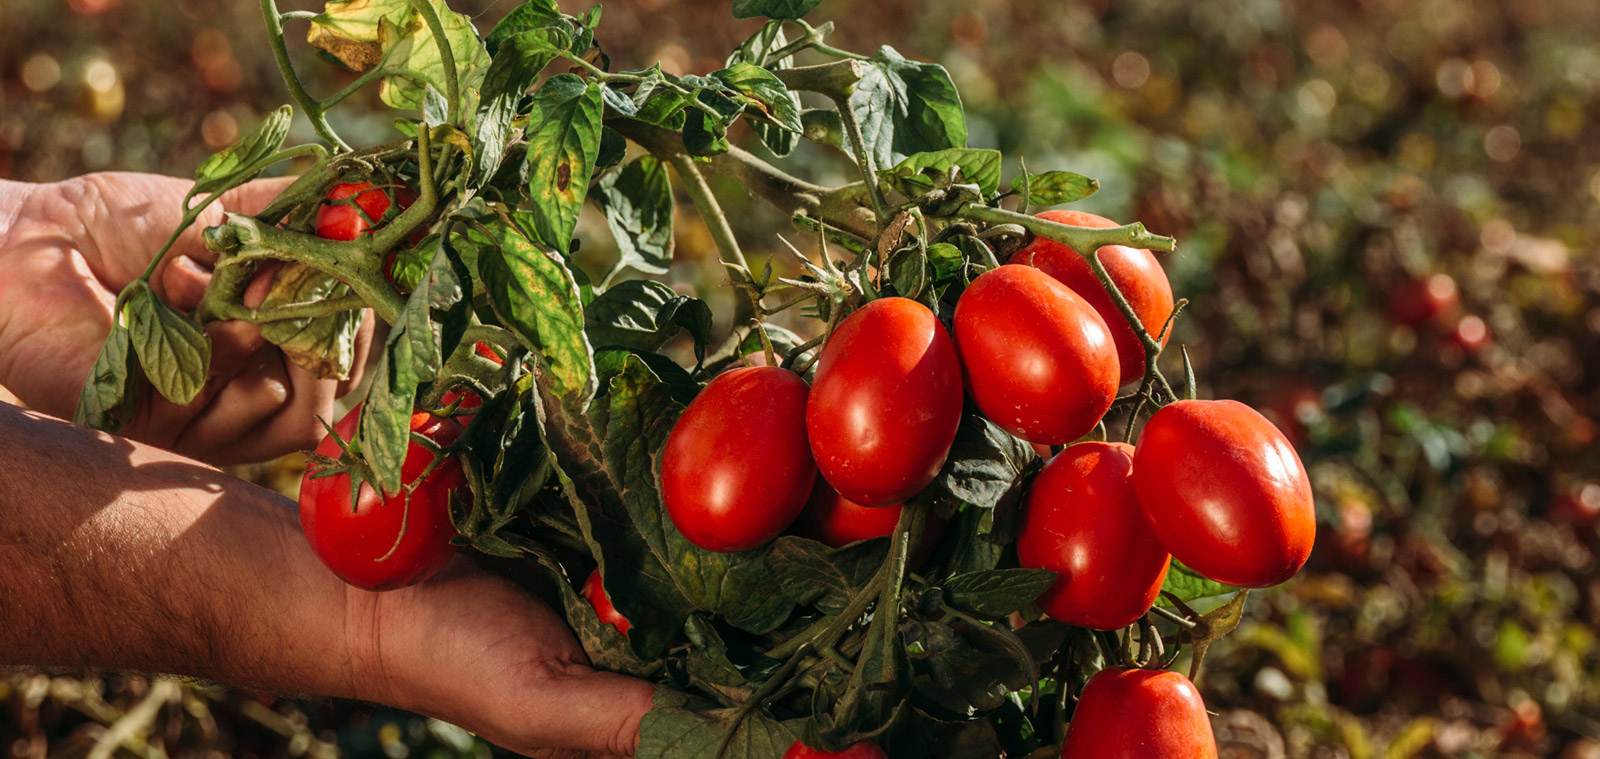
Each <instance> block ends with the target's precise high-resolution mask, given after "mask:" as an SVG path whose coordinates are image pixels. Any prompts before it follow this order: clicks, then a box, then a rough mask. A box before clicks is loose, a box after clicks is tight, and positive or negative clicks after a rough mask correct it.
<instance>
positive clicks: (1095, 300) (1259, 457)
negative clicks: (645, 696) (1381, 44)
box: [661, 211, 1315, 630]
mask: <svg viewBox="0 0 1600 759" xmlns="http://www.w3.org/2000/svg"><path fill="white" fill-rule="evenodd" d="M1041 216H1042V217H1043V218H1046V219H1048V220H1051V221H1057V222H1060V223H1065V224H1071V225H1075V226H1088V227H1109V226H1114V224H1113V222H1111V221H1109V220H1106V219H1103V218H1101V217H1097V216H1092V215H1089V214H1082V213H1077V212H1059V211H1047V212H1045V213H1043V214H1041ZM1099 258H1100V261H1101V263H1102V264H1104V268H1105V270H1106V272H1107V274H1108V275H1109V277H1110V278H1111V279H1112V281H1113V282H1114V283H1116V285H1117V287H1118V289H1119V290H1120V291H1121V292H1122V293H1123V294H1124V296H1125V299H1126V300H1127V302H1128V304H1129V305H1130V306H1131V307H1132V309H1133V311H1134V313H1135V315H1137V316H1138V317H1139V320H1140V322H1141V324H1142V326H1143V327H1144V329H1145V331H1146V332H1148V333H1150V334H1152V335H1156V334H1160V335H1161V336H1162V339H1163V340H1164V339H1165V329H1164V327H1165V326H1166V322H1167V320H1168V319H1169V317H1170V315H1171V313H1172V310H1173V303H1174V301H1173V298H1172V289H1171V285H1170V284H1168V282H1167V279H1166V276H1165V274H1163V273H1162V271H1161V268H1160V265H1159V264H1157V263H1156V262H1155V260H1154V258H1153V257H1152V256H1151V255H1150V253H1149V251H1142V250H1133V249H1128V248H1123V247H1120V246H1108V247H1106V248H1103V249H1101V251H1099ZM1012 260H1013V261H1014V262H1015V263H1011V264H1008V265H1005V266H1000V267H997V268H995V269H992V270H990V271H987V272H985V273H983V274H981V275H980V276H978V277H977V278H975V279H974V280H973V281H972V282H971V283H970V284H969V285H967V287H966V288H965V291H964V292H962V293H961V296H960V298H959V299H958V300H957V302H956V307H955V311H954V314H953V317H952V331H953V335H954V337H953V339H952V337H951V335H950V334H948V333H946V331H945V328H944V325H943V324H942V323H941V322H940V321H939V319H938V318H936V317H935V316H934V314H933V312H932V311H930V310H929V309H928V308H927V307H926V306H923V305H922V304H920V303H917V302H916V301H913V300H909V299H906V298H896V297H888V298H882V299H879V300H875V301H872V302H870V303H868V304H867V305H865V306H863V307H861V308H859V309H857V310H856V311H855V312H854V313H852V314H850V315H849V316H848V317H847V318H845V319H844V320H843V321H841V322H840V323H839V324H838V325H837V326H836V327H835V328H834V330H833V332H832V334H831V335H829V339H828V341H827V343H826V345H825V346H824V347H823V349H822V353H821V355H820V356H819V358H818V362H817V371H816V378H815V381H814V382H813V384H812V385H811V387H810V389H809V392H807V390H806V387H805V381H804V380H803V379H801V378H800V376H799V375H797V374H795V373H793V372H790V371H788V370H785V369H781V368H775V367H763V368H755V369H751V368H744V369H736V370H733V371H730V372H728V373H726V374H723V375H721V376H719V377H717V378H715V379H713V380H712V381H711V383H710V384H708V385H707V386H706V388H705V390H704V391H703V392H702V393H701V394H700V396H699V397H697V398H696V399H695V400H694V401H693V402H692V403H691V404H690V405H689V407H688V408H687V409H686V410H685V411H684V413H683V416H682V417H681V418H680V419H679V421H678V423H677V425H676V427H674V429H673V431H672V433H671V435H670V436H669V438H668V440H667V445H666V449H665V451H664V452H663V455H662V468H661V488H662V499H663V502H664V503H665V506H666V510H667V513H668V514H669V515H670V516H671V517H672V521H673V523H674V524H675V525H676V526H677V528H678V530H679V531H680V532H681V533H683V535H684V536H685V537H686V538H687V539H688V540H689V541H690V542H692V543H694V544H695V545H698V546H700V547H702V548H707V549H710V550H715V551H744V550H750V549H753V548H756V547H758V546H761V545H763V544H765V543H767V542H768V541H770V540H772V539H773V538H775V537H776V536H777V535H778V534H779V533H781V532H783V531H784V530H785V529H787V528H788V527H789V526H790V524H791V523H792V522H795V520H796V518H797V517H799V518H800V521H799V525H798V528H799V531H800V532H801V533H802V534H805V535H808V536H810V537H814V538H816V539H818V540H821V541H823V542H825V543H827V544H829V545H832V546H839V545H844V544H846V543H849V542H852V541H855V540H861V539H864V538H869V537H876V536H879V535H886V534H889V533H890V532H892V531H893V529H894V526H895V523H896V521H897V519H898V511H899V509H898V506H899V505H900V504H902V503H904V502H905V501H906V500H907V499H909V498H911V497H912V496H914V495H916V494H917V493H918V492H920V491H921V490H922V489H923V488H925V487H926V486H927V485H928V484H929V483H930V482H931V481H932V480H933V478H934V477H935V476H936V475H937V473H938V472H939V469H940V467H941V466H943V464H944V461H945V458H946V457H947V456H948V454H949V451H950V446H951V443H952V442H953V440H954V439H955V434H956V428H957V426H958V425H959V422H960V417H961V413H962V407H963V397H964V396H965V397H970V398H971V401H972V403H973V405H974V406H976V407H977V409H978V410H979V411H980V412H981V413H982V414H983V415H984V416H985V417H987V418H988V419H989V420H991V421H993V422H994V423H995V424H996V425H999V426H1000V427H1001V428H1003V429H1005V430H1007V431H1008V432H1010V433H1012V434H1013V435H1016V436H1017V437H1019V438H1021V439H1023V440H1026V441H1028V442H1030V443H1033V444H1036V446H1049V445H1062V444H1068V443H1073V444H1072V445H1070V446H1069V447H1067V448H1066V449H1065V450H1063V451H1062V452H1061V453H1060V454H1059V455H1056V456H1055V457H1054V458H1052V459H1050V461H1049V462H1048V463H1046V464H1045V466H1044V467H1043V469H1042V471H1041V472H1040V473H1039V475H1038V477H1037V479H1036V480H1035V481H1034V482H1033V483H1032V485H1031V487H1030V489H1029V491H1028V493H1027V495H1026V501H1025V511H1024V516H1023V525H1022V529H1021V531H1020V533H1019V537H1018V541H1017V553H1018V560H1019V563H1020V564H1021V565H1022V566H1024V567H1030V568H1041V569H1049V570H1052V571H1055V572H1056V573H1057V579H1056V582H1055V584H1054V585H1053V586H1052V587H1051V588H1050V589H1049V590H1048V591H1047V592H1045V594H1044V595H1042V596H1041V597H1040V598H1039V601H1038V603H1039V606H1040V608H1041V609H1042V610H1043V611H1045V612H1046V613H1048V614H1049V615H1050V616H1052V617H1054V618H1055V619H1058V620H1060V621H1063V622H1067V623H1069V624H1074V625H1080V626H1084V627H1091V628H1095V629H1101V630H1115V629H1119V628H1122V627H1125V626H1127V625H1129V624H1131V623H1133V622H1134V621H1135V620H1137V619H1138V618H1139V617H1141V616H1143V615H1144V613H1145V612H1146V611H1148V610H1149V608H1150V606H1151V604H1152V603H1154V601H1155V599H1156V597H1157V596H1158V594H1159V592H1160V590H1161V586H1162V583H1163V581H1164V579H1165V576H1166V573H1167V569H1168V565H1169V564H1170V562H1171V559H1172V558H1174V557H1176V558H1177V559H1178V560H1179V561H1182V562H1183V563H1184V564H1186V565H1188V566H1189V567H1190V568H1192V569H1193V570H1194V571H1196V572H1199V573H1200V574H1203V575H1205V576H1206V577H1210V578H1212V579H1215V580H1217V581H1220V582H1224V583H1228V584H1232V585H1238V586H1242V587H1250V588H1259V587H1266V586H1270V585H1275V584H1278V583H1280V582H1283V581H1284V580H1286V579H1288V578H1289V577H1291V576H1292V575H1294V573H1295V572H1296V571H1298V570H1299V568H1300V567H1301V565H1303V564H1304V563H1305V561H1306V559H1307V558H1308V557H1309V554H1310V551H1311V543H1312V540H1313V538H1314V535H1315V520H1314V515H1313V510H1312V498H1311V489H1310V482H1309V480H1308V478H1307V476H1306V472H1305V469H1304V467H1303V466H1302V465H1301V463H1300V459H1299V457H1298V456H1297V455H1296V454H1295V451H1294V447H1293V446H1292V445H1291V444H1290V443H1289V441H1288V440H1287V439H1286V438H1285V437H1284V435H1283V433H1282V432H1280V431H1279V430H1278V429H1277V428H1276V427H1274V426H1273V425H1272V423H1271V422H1269V421H1267V419H1266V418H1265V417H1263V416H1261V414H1259V413H1257V412H1256V411H1255V410H1253V409H1250V408H1249V407H1246V406H1244V405H1241V404H1238V403H1235V402H1233V401H1197V400H1188V401H1176V402H1173V403H1171V404H1169V405H1167V406H1165V407H1163V408H1161V409H1160V410H1158V411H1157V412H1156V413H1155V414H1154V415H1152V416H1151V418H1150V419H1149V421H1148V422H1147V423H1146V425H1145V428H1144V431H1143V433H1142V435H1141V436H1140V438H1139V441H1138V446H1137V447H1134V446H1130V445H1127V444H1121V443H1102V442H1093V441H1084V438H1085V437H1086V436H1088V435H1089V434H1090V433H1091V432H1092V431H1093V430H1094V429H1095V427H1096V426H1097V425H1098V424H1099V423H1100V421H1101V418H1102V417H1103V416H1105V414H1106V412H1107V411H1108V409H1109V408H1110V407H1111V404H1112V402H1113V400H1115V397H1116V393H1117V390H1118V388H1119V387H1120V386H1122V385H1125V384H1127V383H1129V382H1131V381H1133V380H1135V379H1139V378H1142V377H1143V376H1144V371H1143V366H1144V363H1145V354H1144V346H1143V343H1142V342H1141V339H1140V337H1139V336H1138V335H1137V334H1136V333H1135V332H1134V330H1133V329H1132V328H1131V327H1130V326H1129V325H1128V324H1127V322H1126V320H1125V319H1124V318H1123V316H1122V312H1121V311H1120V309H1119V307H1118V306H1117V305H1116V304H1115V303H1113V301H1112V298H1111V297H1110V295H1108V293H1107V291H1106V289H1105V288H1104V287H1102V286H1101V284H1100V280H1099V279H1098V278H1096V276H1095V274H1094V272H1093V270H1092V269H1091V267H1090V266H1089V264H1088V263H1086V262H1085V260H1084V259H1083V257H1081V256H1079V255H1078V254H1077V253H1076V252H1075V251H1073V250H1072V249H1071V248H1068V247H1067V246H1065V245H1062V244H1060V243H1057V242H1054V241H1051V240H1047V239H1044V238H1039V239H1036V240H1035V241H1034V242H1033V243H1031V244H1030V245H1028V246H1027V247H1025V248H1023V249H1022V250H1021V251H1020V252H1019V253H1018V254H1016V255H1015V256H1014V257H1013V259H1012ZM1075 441H1081V442H1075ZM808 502H809V505H808ZM889 507H895V508H893V509H892V510H891V508H889ZM928 533H930V534H933V533H935V531H934V530H929V531H928ZM925 540H926V536H925ZM927 552H929V544H927V543H926V542H925V543H924V544H923V545H922V546H919V553H923V554H926V553H927Z"/></svg>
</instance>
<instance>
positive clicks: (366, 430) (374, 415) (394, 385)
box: [357, 340, 417, 495]
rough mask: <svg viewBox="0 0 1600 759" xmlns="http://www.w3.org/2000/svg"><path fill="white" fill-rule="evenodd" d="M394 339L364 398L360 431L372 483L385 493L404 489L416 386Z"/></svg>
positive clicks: (382, 355) (362, 453)
mask: <svg viewBox="0 0 1600 759" xmlns="http://www.w3.org/2000/svg"><path fill="white" fill-rule="evenodd" d="M396 356H397V351H396V348H395V341H393V340H391V341H390V342H389V343H388V344H387V345H386V346H385V347H384V350H383V351H382V352H381V353H380V355H379V358H378V366H377V368H376V369H375V370H374V371H373V374H372V387H371V388H370V389H369V390H368V391H367V398H366V400H365V401H362V406H361V426H360V427H359V431H358V432H357V435H358V440H359V447H360V449H361V455H362V456H363V457H365V458H366V461H367V464H368V466H370V467H371V469H372V475H373V478H374V480H375V481H374V482H373V484H374V485H375V486H377V488H378V489H379V490H381V491H382V492H383V493H384V494H385V495H394V494H396V493H399V492H400V490H401V485H402V483H401V476H402V471H401V469H402V466H403V465H404V464H405V460H406V451H407V450H408V449H409V447H410V445H411V410H412V407H413V405H414V401H415V400H416V395H417V386H416V384H415V383H413V382H409V380H410V379H411V377H412V375H411V372H409V371H407V370H406V366H405V363H404V362H403V361H397V360H396Z"/></svg>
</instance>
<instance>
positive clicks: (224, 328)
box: [124, 322, 266, 463]
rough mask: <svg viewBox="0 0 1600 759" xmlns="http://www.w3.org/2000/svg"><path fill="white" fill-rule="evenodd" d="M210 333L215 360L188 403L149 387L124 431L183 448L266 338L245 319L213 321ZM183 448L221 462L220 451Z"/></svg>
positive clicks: (167, 446)
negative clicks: (186, 438) (192, 430)
mask: <svg viewBox="0 0 1600 759" xmlns="http://www.w3.org/2000/svg"><path fill="white" fill-rule="evenodd" d="M206 337H207V338H208V339H209V340H210V342H211V364H210V367H209V369H208V370H207V373H206V381H205V383H204V384H203V385H201V386H200V391H199V392H198V393H196V394H195V396H194V398H192V399H190V400H189V402H188V403H181V404H180V403H173V402H172V401H169V400H167V399H166V398H165V397H163V396H162V395H161V394H160V393H159V392H156V391H155V389H154V388H149V387H147V388H146V393H145V396H144V398H145V400H144V401H143V402H141V403H139V404H138V407H137V411H136V412H135V416H134V420H133V423H132V424H130V425H129V426H128V429H127V430H126V432H125V433H124V434H126V435H127V436H128V437H131V438H133V439H135V440H139V441H142V442H145V443H149V444H151V445H154V446H157V447H160V448H165V449H167V450H180V449H179V448H178V447H177V446H178V445H179V441H181V440H182V439H183V438H184V436H185V434H187V432H188V428H189V426H190V425H192V424H194V422H195V420H196V419H197V418H198V417H200V416H202V415H204V414H205V413H206V412H207V410H208V409H209V407H210V406H211V405H212V404H213V403H214V402H215V400H216V398H217V396H218V395H219V394H220V393H222V392H223V391H224V390H225V389H226V388H227V387H228V386H229V385H230V384H231V381H232V380H233V379H234V377H235V376H236V375H238V374H239V373H240V372H242V371H245V370H246V368H247V367H248V366H249V365H250V362H251V360H252V357H253V355H254V354H255V353H256V352H257V351H258V350H260V349H261V347H262V346H263V345H265V342H266V341H265V340H264V339H263V338H262V337H261V330H260V329H259V328H258V327H256V326H255V325H253V324H246V323H244V322H212V323H211V324H207V325H206ZM246 429H248V428H246ZM181 450H182V451H183V452H186V453H191V454H192V455H194V456H195V458H198V459H201V460H202V461H207V462H211V463H217V461H216V458H215V456H214V455H213V454H215V453H216V451H208V450H205V449H203V448H188V447H186V448H182V449H181Z"/></svg>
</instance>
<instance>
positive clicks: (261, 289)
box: [239, 261, 283, 308]
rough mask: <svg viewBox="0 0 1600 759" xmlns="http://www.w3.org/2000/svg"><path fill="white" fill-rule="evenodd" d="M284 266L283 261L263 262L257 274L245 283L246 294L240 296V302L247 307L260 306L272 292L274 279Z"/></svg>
mask: <svg viewBox="0 0 1600 759" xmlns="http://www.w3.org/2000/svg"><path fill="white" fill-rule="evenodd" d="M282 268H283V262H282V261H268V262H266V263H264V264H262V265H261V268H260V269H259V270H257V271H256V273H255V276H253V277H251V278H250V284H248V285H245V288H244V294H243V295H241V296H240V298H239V302H240V303H242V304H243V305H244V307H245V308H260V307H261V304H262V303H263V302H265V301H266V299H267V294H268V293H270V292H272V280H273V279H274V278H276V277H277V275H278V270H279V269H282Z"/></svg>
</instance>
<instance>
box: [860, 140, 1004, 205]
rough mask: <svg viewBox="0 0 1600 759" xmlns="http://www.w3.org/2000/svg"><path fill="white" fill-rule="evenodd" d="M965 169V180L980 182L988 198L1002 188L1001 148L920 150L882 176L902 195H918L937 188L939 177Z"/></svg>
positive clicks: (981, 189)
mask: <svg viewBox="0 0 1600 759" xmlns="http://www.w3.org/2000/svg"><path fill="white" fill-rule="evenodd" d="M952 166H954V167H957V168H959V169H961V179H960V180H959V181H961V182H962V183H969V184H976V185H977V186H978V189H979V190H980V191H981V192H982V193H983V195H984V196H985V197H987V196H989V195H991V194H993V193H994V192H995V191H996V190H997V189H999V187H1000V151H998V150H982V149H978V148H950V149H948V150H935V151H933V152H929V153H917V154H916V155H912V156H908V157H907V158H906V159H905V160H904V161H901V162H900V163H899V164H897V165H895V167H894V168H892V169H889V170H887V171H880V172H878V177H879V178H880V179H882V180H883V181H884V182H885V183H887V184H888V185H889V186H891V187H893V188H894V189H896V190H898V191H899V192H900V194H901V195H904V196H906V197H908V198H915V197H917V196H918V195H921V194H923V193H925V192H927V191H929V190H931V189H933V188H934V186H935V184H936V180H937V178H938V177H941V176H942V175H944V174H945V173H946V172H948V171H949V170H950V167H952Z"/></svg>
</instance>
